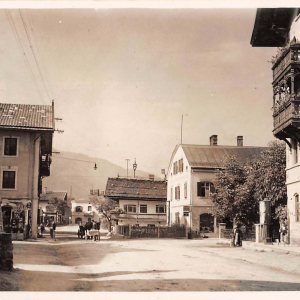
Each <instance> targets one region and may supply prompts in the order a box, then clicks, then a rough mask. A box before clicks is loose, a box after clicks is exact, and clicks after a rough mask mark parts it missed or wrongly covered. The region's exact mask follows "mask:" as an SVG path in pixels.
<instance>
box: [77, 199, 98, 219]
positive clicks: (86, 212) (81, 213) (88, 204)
mask: <svg viewBox="0 0 300 300" xmlns="http://www.w3.org/2000/svg"><path fill="white" fill-rule="evenodd" d="M71 204H72V209H71V211H72V224H73V225H75V224H79V223H80V222H82V223H83V224H86V223H88V222H91V221H92V220H94V221H98V220H99V218H100V216H99V213H98V211H97V209H96V207H95V206H94V205H93V203H92V201H91V199H90V198H89V197H86V198H81V199H78V200H73V201H71Z"/></svg>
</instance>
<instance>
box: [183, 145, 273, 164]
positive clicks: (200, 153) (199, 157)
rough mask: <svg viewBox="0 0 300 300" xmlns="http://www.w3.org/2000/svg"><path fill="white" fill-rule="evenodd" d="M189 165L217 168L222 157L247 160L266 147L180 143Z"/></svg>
mask: <svg viewBox="0 0 300 300" xmlns="http://www.w3.org/2000/svg"><path fill="white" fill-rule="evenodd" d="M181 147H182V149H183V151H184V153H185V155H186V158H187V160H188V162H189V164H190V166H191V167H202V168H218V167H222V162H223V160H224V158H226V157H230V156H235V157H236V158H237V159H238V160H239V161H245V162H246V161H247V160H251V159H253V158H254V157H255V156H258V155H259V154H260V153H261V152H262V151H263V150H265V149H267V147H249V146H242V147H237V146H217V145H215V146H210V145H181Z"/></svg>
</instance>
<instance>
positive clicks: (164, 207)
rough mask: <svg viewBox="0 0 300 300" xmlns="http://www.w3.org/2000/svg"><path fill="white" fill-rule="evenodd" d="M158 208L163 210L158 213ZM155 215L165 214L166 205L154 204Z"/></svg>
mask: <svg viewBox="0 0 300 300" xmlns="http://www.w3.org/2000/svg"><path fill="white" fill-rule="evenodd" d="M160 208H163V212H160V211H159V210H160ZM155 211H156V213H157V214H165V213H166V205H165V204H156V209H155Z"/></svg>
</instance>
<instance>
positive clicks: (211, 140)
mask: <svg viewBox="0 0 300 300" xmlns="http://www.w3.org/2000/svg"><path fill="white" fill-rule="evenodd" d="M209 144H210V145H211V146H217V145H218V136H217V135H215V134H214V135H212V136H211V137H210V138H209Z"/></svg>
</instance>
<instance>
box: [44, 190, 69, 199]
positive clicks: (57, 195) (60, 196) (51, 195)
mask: <svg viewBox="0 0 300 300" xmlns="http://www.w3.org/2000/svg"><path fill="white" fill-rule="evenodd" d="M66 196H67V192H55V191H53V192H51V191H47V193H46V194H45V193H43V194H41V195H40V200H41V201H49V200H54V199H55V198H57V200H65V198H66Z"/></svg>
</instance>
